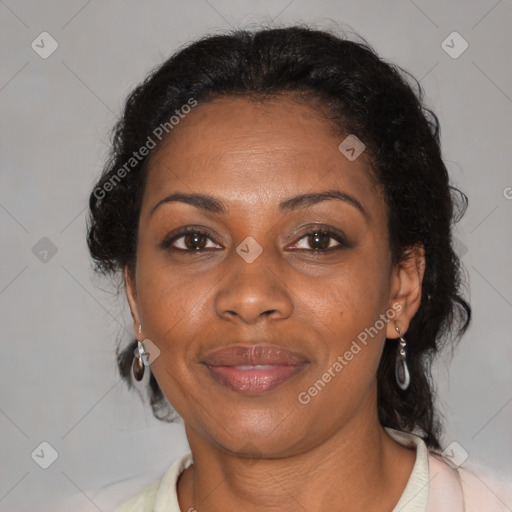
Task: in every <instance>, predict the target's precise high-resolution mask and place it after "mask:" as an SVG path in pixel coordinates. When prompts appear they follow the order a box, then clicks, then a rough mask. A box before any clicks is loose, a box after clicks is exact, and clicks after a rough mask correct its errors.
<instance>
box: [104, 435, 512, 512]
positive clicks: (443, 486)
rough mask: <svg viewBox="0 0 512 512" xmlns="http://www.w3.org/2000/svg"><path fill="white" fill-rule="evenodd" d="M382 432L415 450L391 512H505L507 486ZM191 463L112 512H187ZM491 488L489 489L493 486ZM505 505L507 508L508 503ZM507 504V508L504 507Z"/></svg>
mask: <svg viewBox="0 0 512 512" xmlns="http://www.w3.org/2000/svg"><path fill="white" fill-rule="evenodd" d="M385 430H386V432H387V433H388V434H389V435H390V436H391V437H392V438H393V439H395V440H396V441H397V442H399V443H400V444H402V445H403V446H410V447H414V448H415V449H416V461H415V463H414V466H413V469H412V472H411V475H410V477H409V480H408V481H407V485H406V487H405V489H404V491H403V493H402V496H401V497H400V499H399V500H398V503H397V504H396V506H395V508H394V509H393V511H392V512H484V511H485V512H491V511H492V512H502V511H503V512H510V511H511V510H512V482H511V485H510V487H509V485H508V483H504V482H494V483H493V482H489V480H487V481H486V482H487V483H485V482H484V478H483V477H482V476H478V475H477V474H475V473H473V472H472V471H470V470H468V469H463V468H458V469H457V470H456V469H453V468H452V467H451V466H450V465H448V464H447V463H446V462H444V461H443V459H442V457H441V455H440V454H439V453H437V452H435V451H433V450H430V451H429V450H428V448H427V446H426V444H425V442H424V441H423V439H421V438H420V437H418V436H416V435H414V434H411V433H409V432H401V431H398V430H395V429H391V428H387V427H385ZM192 463H193V458H192V454H191V453H188V454H186V455H184V456H183V457H181V458H179V459H178V460H177V461H176V462H175V463H174V464H173V465H172V466H171V467H170V468H169V469H168V470H167V471H166V472H165V473H164V475H163V477H162V478H161V479H160V480H159V481H157V482H155V483H154V484H152V485H150V486H149V487H147V488H146V489H144V490H143V491H141V492H139V493H138V494H136V495H135V496H133V497H132V498H131V499H129V500H128V501H126V502H124V503H123V504H122V505H120V506H119V507H117V508H116V509H115V511H114V512H187V511H181V510H180V507H179V503H178V495H177V486H176V484H177V482H178V478H179V476H180V475H181V473H182V472H183V471H185V469H187V468H188V467H189V466H190V465H191V464H192ZM493 484H494V485H493ZM509 499H510V500H511V501H510V502H508V503H507V501H508V500H509ZM508 505H510V507H509V506H508Z"/></svg>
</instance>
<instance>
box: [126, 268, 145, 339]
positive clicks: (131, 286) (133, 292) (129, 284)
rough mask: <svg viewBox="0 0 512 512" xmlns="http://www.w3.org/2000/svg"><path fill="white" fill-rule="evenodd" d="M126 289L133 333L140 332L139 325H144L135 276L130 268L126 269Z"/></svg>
mask: <svg viewBox="0 0 512 512" xmlns="http://www.w3.org/2000/svg"><path fill="white" fill-rule="evenodd" d="M124 289H125V292H126V298H127V300H128V305H129V306H130V312H131V315H132V319H133V331H134V332H135V333H138V332H139V325H140V324H141V323H142V322H141V320H140V317H139V303H138V301H137V288H136V286H135V276H133V275H132V272H131V271H130V270H129V269H128V267H125V268H124Z"/></svg>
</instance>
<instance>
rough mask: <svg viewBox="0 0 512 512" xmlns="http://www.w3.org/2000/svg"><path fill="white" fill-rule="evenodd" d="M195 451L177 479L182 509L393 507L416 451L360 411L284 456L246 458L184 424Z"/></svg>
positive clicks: (349, 510) (351, 511) (312, 510)
mask: <svg viewBox="0 0 512 512" xmlns="http://www.w3.org/2000/svg"><path fill="white" fill-rule="evenodd" d="M185 428H186V432H187V438H188V440H189V444H190V448H191V451H192V454H193V457H194V465H193V466H191V467H190V468H188V469H187V470H186V471H185V472H184V473H183V474H182V476H181V478H180V480H179V482H178V500H179V503H180V508H181V510H186V511H188V510H190V509H195V510H197V511H198V512H201V511H202V510H208V511H209V512H217V511H219V512H220V511H223V512H224V511H226V510H265V511H274V510H275V511H281V512H288V511H296V510H301V509H303V510H307V511H308V512H316V511H318V512H319V511H325V510H326V509H331V510H333V509H334V510H343V511H344V512H356V511H361V510H373V511H376V512H377V511H381V510H382V511H389V510H392V509H393V508H394V506H395V505H396V503H397V502H398V500H399V498H400V496H401V494H402V493H403V490H404V488H405V486H406V484H407V481H408V479H409V476H410V474H411V471H412V468H413V466H414V462H415V458H416V454H415V451H414V450H412V449H410V448H406V447H404V446H402V445H400V444H399V443H397V442H396V441H394V440H393V439H392V438H391V437H390V436H389V435H388V434H387V433H386V432H385V430H384V429H383V427H382V426H381V425H380V424H379V422H378V418H377V417H376V415H375V417H374V418H373V421H371V422H368V417H367V416H366V417H365V421H364V422H363V421H357V418H356V419H354V420H353V421H351V422H350V423H349V424H346V425H344V426H343V428H341V429H339V430H338V431H337V432H335V433H333V435H332V436H331V437H329V438H328V439H326V440H325V441H324V442H323V443H321V444H318V445H317V446H315V447H313V448H310V449H308V450H307V451H303V452H300V453H297V454H294V455H291V456H288V457H283V458H273V459H271V458H258V459H247V458H240V457H237V456H235V455H231V454H229V453H227V452H226V451H225V450H220V449H219V448H218V447H217V446H214V445H212V444H211V442H208V441H207V440H205V439H204V437H203V436H201V435H199V434H198V433H197V431H195V430H193V429H192V428H190V426H189V425H188V424H186V425H185Z"/></svg>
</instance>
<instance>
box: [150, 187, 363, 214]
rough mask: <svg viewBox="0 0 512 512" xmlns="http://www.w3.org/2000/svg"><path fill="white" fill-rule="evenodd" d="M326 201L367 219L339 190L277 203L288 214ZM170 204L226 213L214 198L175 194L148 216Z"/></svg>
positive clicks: (300, 195) (358, 207)
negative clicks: (343, 205)
mask: <svg viewBox="0 0 512 512" xmlns="http://www.w3.org/2000/svg"><path fill="white" fill-rule="evenodd" d="M328 199H338V200H340V201H343V202H345V203H347V204H349V205H351V206H353V207H354V208H356V209H357V210H359V211H360V212H361V213H362V214H363V216H364V217H365V218H367V219H368V218H369V215H368V212H367V211H366V210H365V209H364V208H363V205H362V204H361V203H360V202H359V201H358V200H357V199H356V198H355V197H354V196H352V195H350V194H348V193H347V192H342V191H341V190H326V191H324V192H313V193H309V194H299V195H296V196H292V197H288V198H287V199H285V200H283V201H281V202H280V203H279V210H280V211H285V212H290V211H294V210H298V209H299V208H308V207H311V206H314V205H316V204H318V203H320V202H322V201H326V200H328ZM172 202H180V203H186V204H190V205H192V206H195V207H196V208H199V209H201V210H204V211H207V212H210V213H215V214H225V213H227V211H228V208H227V206H226V204H225V203H224V202H223V201H222V200H220V199H218V198H216V197H213V196H210V195H207V194H184V193H181V192H175V193H173V194H170V195H168V196H167V197H164V198H163V199H162V200H161V201H158V203H156V204H155V206H153V208H151V211H150V212H149V215H150V216H151V215H153V213H154V212H155V210H156V209H157V208H158V207H159V206H161V205H163V204H166V203H172Z"/></svg>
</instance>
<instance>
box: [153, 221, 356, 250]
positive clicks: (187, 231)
mask: <svg viewBox="0 0 512 512" xmlns="http://www.w3.org/2000/svg"><path fill="white" fill-rule="evenodd" d="M195 234H198V235H202V236H205V237H206V238H208V239H209V240H211V241H212V242H214V243H217V242H215V240H213V239H212V237H211V235H210V233H208V231H205V230H204V229H201V228H197V227H190V226H189V227H187V228H184V229H181V230H180V231H178V232H176V233H171V234H170V235H169V236H168V237H167V238H166V239H165V240H164V241H163V242H162V243H161V244H160V247H161V248H162V249H167V250H172V251H176V252H182V253H190V254H199V253H205V252H210V251H212V250H218V249H217V248H209V249H181V248H177V247H173V245H172V244H173V243H174V242H176V241H177V240H179V239H180V238H182V237H184V236H186V235H195ZM315 234H317V235H322V236H327V237H328V238H331V239H333V240H335V241H336V242H338V244H339V245H337V246H335V247H327V248H326V249H292V250H293V251H309V252H311V253H313V254H319V253H330V252H332V251H336V250H339V249H344V248H348V247H350V245H349V243H348V242H347V240H346V237H345V235H344V234H343V233H342V232H338V231H337V230H334V229H333V228H331V227H329V228H328V227H326V226H321V225H319V227H315V228H312V229H310V230H308V231H306V232H305V233H303V234H302V235H301V237H300V238H299V239H297V241H296V242H294V245H295V244H296V243H298V242H299V241H300V240H303V239H304V238H307V237H309V236H312V235H315ZM329 244H330V242H329Z"/></svg>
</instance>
